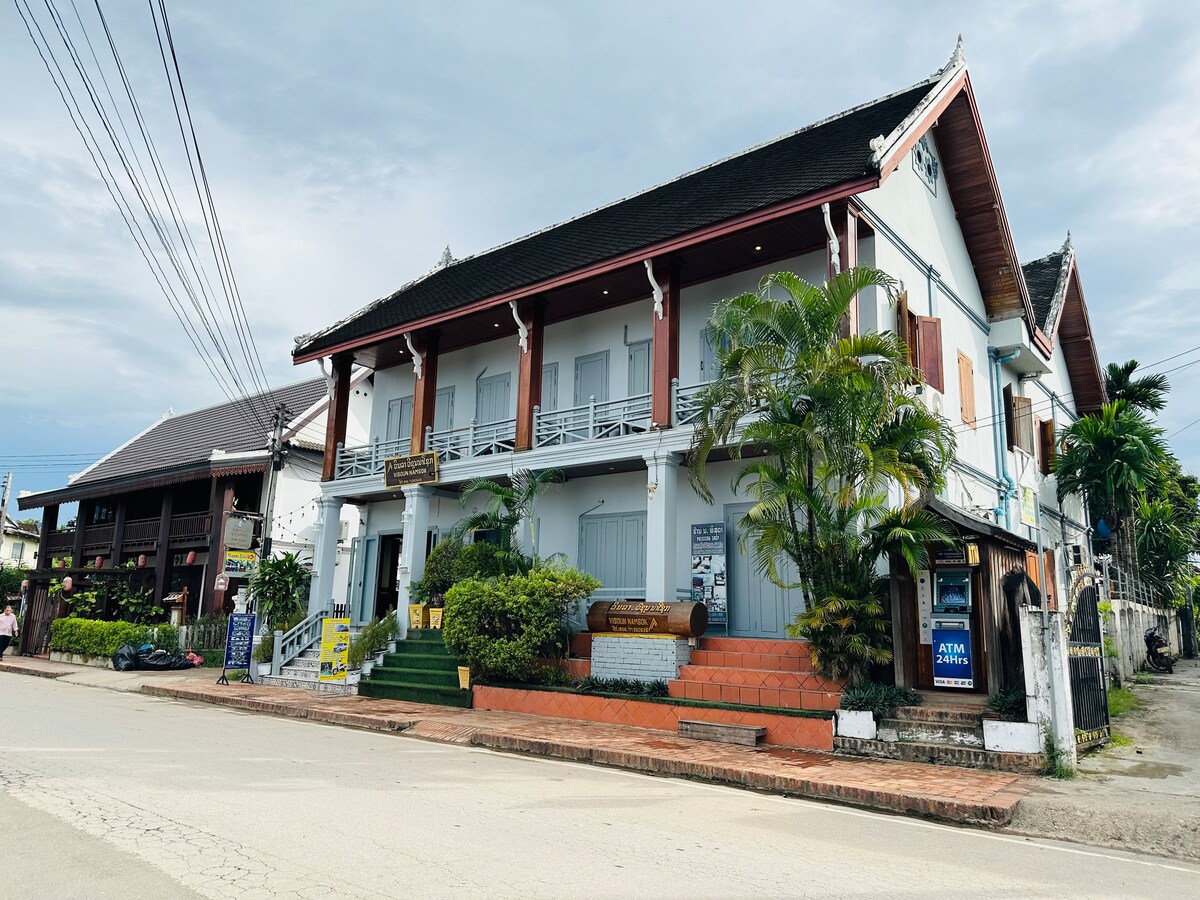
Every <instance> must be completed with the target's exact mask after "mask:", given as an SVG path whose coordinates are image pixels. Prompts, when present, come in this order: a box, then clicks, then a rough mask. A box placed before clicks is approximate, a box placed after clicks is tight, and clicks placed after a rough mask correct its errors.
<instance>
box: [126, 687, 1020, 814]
mask: <svg viewBox="0 0 1200 900" xmlns="http://www.w3.org/2000/svg"><path fill="white" fill-rule="evenodd" d="M142 693H144V694H147V695H150V696H154V697H161V698H164V699H171V700H192V701H196V702H201V703H209V704H212V705H215V706H224V707H229V708H232V709H242V710H246V711H249V712H257V713H264V714H266V715H273V716H280V717H284V718H291V719H307V720H308V721H312V722H321V723H324V724H329V725H343V726H349V727H352V728H362V729H365V730H369V731H379V732H384V733H392V734H400V735H403V736H405V737H413V738H418V739H422V740H427V741H433V742H435V743H443V744H457V745H460V746H461V745H471V746H475V747H480V748H483V749H488V750H496V751H501V752H508V753H522V754H528V755H531V756H541V757H546V758H550V759H562V760H567V761H570V762H581V763H590V764H593V765H599V766H606V767H610V768H617V769H624V770H626V771H633V772H641V773H645V774H650V775H663V776H669V777H676V778H688V779H691V780H694V781H702V782H707V783H710V784H724V785H731V786H733V787H739V788H749V789H751V790H756V791H762V792H764V793H772V794H781V795H784V796H789V797H802V798H805V799H809V800H821V801H827V802H833V803H839V804H845V805H850V806H856V807H861V808H865V809H870V810H873V811H876V812H891V813H901V814H906V815H914V816H921V817H924V818H929V819H936V820H939V821H942V822H948V823H951V824H955V825H983V826H987V827H990V828H1000V827H1003V826H1005V825H1007V824H1008V823H1009V822H1011V821H1012V818H1013V815H1014V813H1015V812H1016V808H1017V804H1018V803H1019V802H1020V800H1021V798H1023V797H1024V796H1025V795H1026V794H1027V793H1028V785H1027V783H1026V782H1025V781H1024V780H1021V781H1014V783H1013V784H1011V785H1009V786H1008V787H1005V788H1003V789H1001V790H999V791H997V792H996V793H995V794H993V795H992V796H991V798H989V799H988V800H987V801H985V802H970V801H964V800H953V799H948V798H946V797H934V796H929V795H926V794H921V793H917V792H901V791H892V790H887V789H884V788H874V787H861V786H853V785H848V784H837V783H833V782H826V781H820V780H817V779H810V778H798V777H792V776H788V775H780V774H777V773H775V772H771V771H765V770H761V769H757V770H756V769H754V768H750V767H733V766H718V765H710V764H707V763H703V762H697V761H693V760H683V759H675V758H671V757H667V756H653V755H650V754H646V753H640V752H633V751H625V750H617V749H611V748H605V747H593V746H589V745H586V744H580V743H572V742H569V741H558V740H545V739H538V738H530V737H525V736H522V735H514V734H509V733H505V732H503V731H496V730H494V729H488V728H483V727H478V726H471V725H469V724H464V725H460V724H457V723H448V722H444V721H438V720H436V719H429V720H426V719H421V718H415V717H401V716H397V717H390V716H380V715H378V714H372V715H360V714H355V713H348V712H344V711H337V710H324V709H314V708H311V707H308V706H306V705H303V704H299V703H296V702H288V701H272V700H262V699H258V698H253V697H239V696H236V695H228V696H218V697H215V696H212V695H211V694H197V693H196V692H195V691H194V690H193V689H189V688H186V687H184V688H180V687H171V686H167V685H152V684H147V685H143V686H142ZM431 709H438V707H431Z"/></svg>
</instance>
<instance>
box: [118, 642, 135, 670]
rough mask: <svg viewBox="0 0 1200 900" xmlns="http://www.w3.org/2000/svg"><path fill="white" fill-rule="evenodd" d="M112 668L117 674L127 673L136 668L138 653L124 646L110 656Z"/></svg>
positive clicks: (129, 646)
mask: <svg viewBox="0 0 1200 900" xmlns="http://www.w3.org/2000/svg"><path fill="white" fill-rule="evenodd" d="M112 664H113V668H114V669H116V670H117V671H118V672H129V671H132V670H133V669H136V668H137V667H138V652H137V650H135V649H134V648H133V647H132V646H131V645H129V644H126V645H125V646H124V647H121V648H120V649H118V650H117V652H116V653H114V654H113V655H112Z"/></svg>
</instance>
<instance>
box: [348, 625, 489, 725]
mask: <svg viewBox="0 0 1200 900" xmlns="http://www.w3.org/2000/svg"><path fill="white" fill-rule="evenodd" d="M458 664H459V661H458V659H457V658H456V657H455V656H454V655H453V654H451V653H450V651H449V650H447V649H446V645H445V644H444V643H442V632H441V631H439V630H434V629H423V630H411V631H409V633H408V638H407V639H406V640H403V641H400V642H399V643H398V644H397V645H396V652H395V653H389V654H388V655H387V656H385V657H384V658H383V665H381V666H375V668H374V669H373V670H372V671H371V677H370V678H368V679H364V680H363V681H360V682H359V684H358V693H359V695H360V696H362V697H379V698H382V699H387V700H407V701H408V702H410V703H435V704H438V705H439V706H461V707H465V708H470V706H471V692H470V691H469V690H467V691H464V690H461V689H460V688H459V686H458Z"/></svg>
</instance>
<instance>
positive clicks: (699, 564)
mask: <svg viewBox="0 0 1200 900" xmlns="http://www.w3.org/2000/svg"><path fill="white" fill-rule="evenodd" d="M726 580H727V575H726V569H725V523H724V522H711V523H709V524H706V525H693V526H692V601H693V602H694V603H703V604H704V605H705V606H707V607H708V621H709V622H710V623H712V624H714V625H726V626H728V624H729V603H728V599H727V594H726V590H727V586H726V583H725V582H726Z"/></svg>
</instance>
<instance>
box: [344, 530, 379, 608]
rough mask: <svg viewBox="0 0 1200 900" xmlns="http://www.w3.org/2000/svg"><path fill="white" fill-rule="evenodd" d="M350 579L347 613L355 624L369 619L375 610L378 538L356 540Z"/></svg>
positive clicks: (377, 575) (377, 576)
mask: <svg viewBox="0 0 1200 900" xmlns="http://www.w3.org/2000/svg"><path fill="white" fill-rule="evenodd" d="M356 540H357V539H356ZM353 572H354V574H353V575H352V576H351V579H350V596H349V598H348V599H349V607H350V608H349V613H350V619H351V620H352V621H353V623H354V624H355V625H360V624H362V623H363V622H366V621H368V620H370V618H371V615H372V614H373V613H374V610H375V586H376V584H377V582H378V578H379V538H378V537H365V538H362V539H361V540H359V541H358V547H357V550H356V551H355V553H354V569H353Z"/></svg>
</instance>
